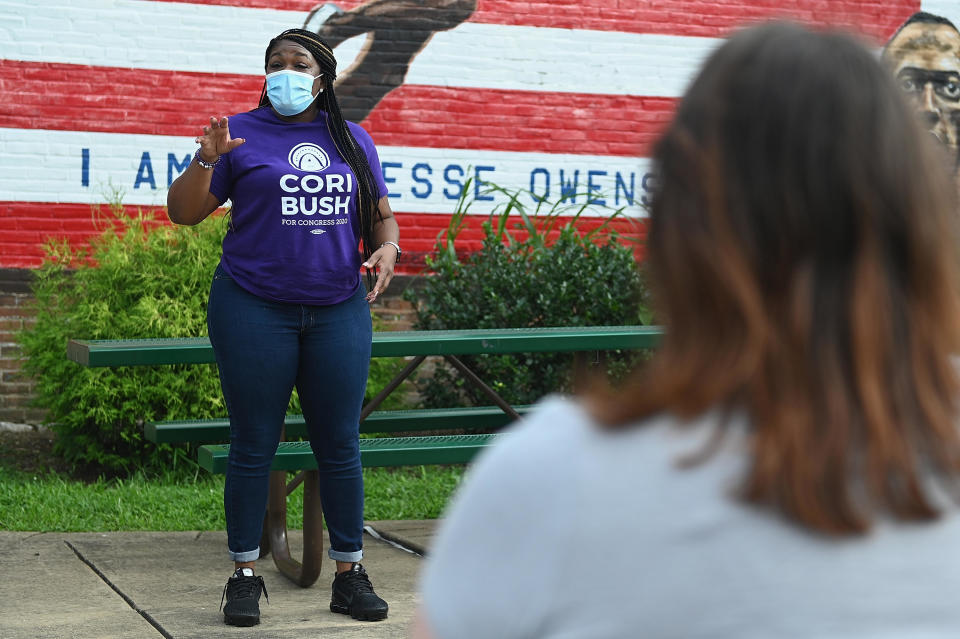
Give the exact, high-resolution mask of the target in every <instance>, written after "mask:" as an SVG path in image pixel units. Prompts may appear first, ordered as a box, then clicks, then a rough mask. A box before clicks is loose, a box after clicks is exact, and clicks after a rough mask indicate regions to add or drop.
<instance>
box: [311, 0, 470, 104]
mask: <svg viewBox="0 0 960 639" xmlns="http://www.w3.org/2000/svg"><path fill="white" fill-rule="evenodd" d="M476 8H477V0H370V1H369V2H365V3H363V4H362V5H360V6H358V7H355V8H353V9H351V10H350V11H342V10H341V9H339V8H338V7H337V6H336V5H333V4H329V3H328V4H323V5H319V6H318V7H316V8H314V9H313V10H312V11H311V12H310V14H309V15H308V16H307V19H306V21H305V22H304V25H303V27H304V29H308V30H310V31H315V32H316V33H317V34H318V35H319V36H320V37H321V38H323V40H324V41H325V42H326V43H327V44H328V45H330V47H331V48H335V47H337V46H338V45H340V44H341V43H343V42H344V41H346V40H348V39H350V38H353V37H355V36H359V35H362V34H367V38H366V41H365V42H364V44H363V48H362V49H361V51H360V55H359V56H357V59H356V61H355V62H354V63H353V64H352V65H351V66H350V68H348V69H346V70H345V71H342V72H340V73H339V74H338V78H337V81H336V85H335V86H336V90H337V98H338V99H339V101H340V108H341V110H342V111H343V115H344V117H345V118H346V119H347V120H350V121H353V122H360V121H362V120H364V119H365V118H366V117H367V116H368V115H369V114H370V112H371V111H372V110H373V109H374V107H376V106H377V104H379V102H380V100H382V99H383V97H384V96H386V95H387V94H388V93H389V92H391V91H393V90H394V89H396V88H397V87H399V86H400V85H401V84H403V81H404V78H405V77H406V75H407V71H408V70H409V69H410V63H411V62H413V59H414V58H415V57H416V56H417V54H418V53H420V51H422V50H423V48H424V47H425V46H426V44H427V42H429V41H430V38H432V37H433V34H434V33H437V32H438V31H446V30H449V29H452V28H454V27H456V26H457V25H459V24H461V23H462V22H464V21H465V20H467V19H468V18H469V17H470V16H471V15H472V14H473V12H474V10H476Z"/></svg>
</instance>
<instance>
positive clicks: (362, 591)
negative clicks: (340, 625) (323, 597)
mask: <svg viewBox="0 0 960 639" xmlns="http://www.w3.org/2000/svg"><path fill="white" fill-rule="evenodd" d="M330 610H332V611H333V612H339V613H341V614H344V615H350V616H351V617H353V618H354V619H359V620H361V621H380V620H381V619H386V618H387V602H386V601H384V600H383V599H381V598H380V597H378V596H377V593H375V592H374V591H373V584H371V583H370V577H368V576H367V571H366V570H364V569H363V566H361V565H360V564H353V567H352V568H351V569H350V570H347V571H345V572H341V573H340V574H339V575H337V576H336V577H334V579H333V597H332V598H331V599H330Z"/></svg>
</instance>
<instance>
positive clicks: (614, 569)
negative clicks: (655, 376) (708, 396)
mask: <svg viewBox="0 0 960 639" xmlns="http://www.w3.org/2000/svg"><path fill="white" fill-rule="evenodd" d="M718 420H719V417H718V415H716V414H714V413H709V414H706V415H704V416H703V417H701V418H700V419H698V420H696V421H694V422H691V423H686V424H683V423H680V422H679V421H677V420H676V419H674V418H671V417H657V418H652V419H649V420H647V422H645V423H644V424H642V425H639V427H634V428H628V429H626V430H620V431H616V432H603V431H601V430H600V429H599V428H598V427H597V426H596V424H594V423H593V421H592V420H591V418H590V417H589V416H588V415H587V414H586V413H585V412H584V411H583V409H582V408H581V407H580V406H579V405H578V404H577V403H575V402H573V401H570V400H567V399H562V398H559V397H552V398H548V399H547V400H546V401H544V402H543V403H542V404H541V405H540V406H539V407H538V409H537V410H536V411H534V412H533V413H532V414H531V415H529V416H528V417H527V418H526V419H525V420H524V421H523V422H521V423H520V424H518V425H516V426H515V427H513V428H512V429H511V430H510V431H508V432H507V433H505V434H504V435H503V436H502V437H501V441H500V442H499V443H498V444H497V445H495V446H494V447H493V448H492V449H491V450H490V451H488V452H486V453H484V454H483V455H482V456H481V457H480V458H479V459H478V460H477V462H476V463H475V465H474V466H473V467H472V468H471V470H470V472H469V473H468V475H467V477H466V478H465V483H464V487H463V488H462V489H461V491H460V493H459V494H458V495H457V497H456V498H455V500H454V502H453V503H452V505H451V508H450V510H449V512H448V515H447V517H446V520H445V521H444V522H443V524H442V525H441V528H440V530H439V533H438V536H437V539H436V542H435V544H434V546H433V548H432V551H431V553H430V555H429V556H428V558H427V561H426V565H425V568H424V574H423V581H422V592H423V607H424V613H425V615H426V618H427V621H428V624H429V626H430V628H431V629H432V630H433V632H434V633H435V635H436V636H437V638H438V639H470V638H472V637H489V638H495V639H510V638H512V637H564V638H567V637H569V638H583V639H593V638H598V639H599V638H603V637H611V638H612V637H684V638H692V637H737V638H745V639H748V638H753V637H756V638H757V639H760V638H763V639H779V638H788V637H804V638H812V637H818V638H828V637H829V638H833V637H836V638H837V639H841V638H842V639H850V638H856V637H864V638H866V637H869V638H872V639H882V638H888V637H889V638H897V639H904V638H914V637H916V638H932V637H960V517H957V516H956V515H955V514H954V513H955V511H952V512H951V513H950V514H947V515H944V517H942V518H941V520H939V521H937V522H934V523H927V524H900V523H893V522H882V521H878V522H877V523H876V524H875V526H874V528H873V530H872V532H871V533H870V534H868V535H866V536H860V537H853V538H845V539H843V540H837V539H832V538H827V537H823V536H820V535H817V534H814V533H811V532H808V531H805V530H803V529H801V528H799V527H798V526H796V525H793V524H791V523H788V522H786V521H784V520H783V519H782V518H780V517H779V516H778V515H776V514H775V513H773V512H770V511H766V510H761V509H758V508H754V507H751V506H748V505H745V504H743V503H741V502H738V501H737V500H736V499H734V498H732V497H731V496H730V495H731V494H732V491H733V489H734V488H735V487H736V486H737V484H738V481H739V479H740V478H741V475H742V469H743V467H744V463H745V460H746V456H745V453H744V446H743V442H744V439H743V437H742V433H743V432H744V431H745V429H744V428H743V424H742V423H740V424H731V426H732V428H731V430H732V431H733V434H732V435H731V436H729V437H726V438H725V439H724V443H723V445H722V447H721V449H720V450H719V451H718V452H717V453H716V454H714V455H713V456H711V457H709V458H708V459H707V461H706V462H704V463H701V464H699V465H696V466H694V467H692V468H684V469H681V468H679V467H678V464H677V461H678V459H680V458H681V457H684V456H688V455H690V454H693V453H696V452H697V451H700V450H702V448H703V445H704V442H706V441H707V439H708V438H709V435H710V433H711V432H712V431H713V429H715V428H716V427H717V425H718ZM738 433H740V434H738Z"/></svg>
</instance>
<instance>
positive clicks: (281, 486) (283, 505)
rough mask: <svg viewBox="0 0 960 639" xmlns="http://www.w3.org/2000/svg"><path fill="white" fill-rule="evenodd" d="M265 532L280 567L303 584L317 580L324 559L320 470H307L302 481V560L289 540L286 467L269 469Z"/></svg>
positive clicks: (288, 576) (280, 569)
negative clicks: (299, 559)
mask: <svg viewBox="0 0 960 639" xmlns="http://www.w3.org/2000/svg"><path fill="white" fill-rule="evenodd" d="M263 533H264V535H263V536H264V537H265V538H266V540H267V546H268V547H269V549H270V552H271V554H272V555H273V562H274V563H275V564H276V565H277V570H279V571H280V572H281V573H283V575H284V576H286V577H287V578H288V579H290V580H291V581H293V583H295V584H297V585H298V586H301V587H303V588H307V587H308V586H312V585H313V584H314V582H316V581H317V577H319V576H320V565H321V563H322V561H323V511H322V510H321V509H320V483H319V476H318V474H317V471H315V470H310V471H306V473H305V477H304V481H303V562H302V563H301V562H298V561H297V560H296V559H294V558H293V557H291V556H290V544H289V542H288V540H287V473H286V471H282V470H281V471H273V472H271V473H270V499H269V501H268V503H267V516H266V519H265V520H264V528H263ZM262 543H263V542H261V544H262ZM261 548H263V546H261ZM261 554H262V552H261Z"/></svg>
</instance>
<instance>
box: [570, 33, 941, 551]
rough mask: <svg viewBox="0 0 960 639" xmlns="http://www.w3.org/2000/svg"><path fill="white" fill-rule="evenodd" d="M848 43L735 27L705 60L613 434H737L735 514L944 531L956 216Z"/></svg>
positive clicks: (667, 151)
mask: <svg viewBox="0 0 960 639" xmlns="http://www.w3.org/2000/svg"><path fill="white" fill-rule="evenodd" d="M928 137H929V136H927V135H925V134H923V132H922V131H921V130H920V129H919V127H918V126H917V124H916V123H915V122H914V120H913V117H912V114H911V110H910V108H909V107H908V106H907V105H906V104H905V102H904V100H903V99H902V97H901V95H900V93H899V92H898V90H897V89H896V86H895V84H894V82H893V79H892V78H890V77H889V75H888V73H887V72H886V71H885V70H884V69H883V68H882V67H881V66H880V64H879V63H878V61H877V60H876V59H874V57H873V56H872V55H871V54H870V53H869V52H868V51H867V50H866V49H865V48H864V47H863V46H861V45H860V44H859V43H857V42H855V41H854V40H852V39H851V38H850V37H848V36H845V35H842V34H839V33H828V32H813V31H809V30H807V29H805V28H802V27H799V26H796V25H791V24H770V25H765V26H761V27H755V28H751V29H746V30H744V31H742V32H740V33H738V34H737V35H735V36H733V37H732V38H731V39H730V40H729V41H728V42H726V43H725V44H724V45H722V46H721V47H720V48H719V49H718V50H717V51H716V52H715V53H714V54H713V55H712V57H711V58H710V59H709V60H708V61H707V63H706V65H705V66H704V67H703V69H702V70H701V72H700V73H699V75H698V76H697V78H696V79H695V81H694V82H693V84H692V85H691V87H690V88H689V90H688V91H687V93H686V95H685V97H684V98H683V100H682V101H681V103H680V105H679V107H678V109H677V113H676V116H675V118H674V120H673V122H672V124H671V125H670V126H669V128H668V130H667V131H666V133H665V134H664V135H663V137H662V139H661V140H660V141H659V143H658V145H657V147H656V149H655V153H654V165H655V171H656V174H657V177H658V185H657V188H656V190H655V194H654V198H653V201H652V205H651V211H650V226H649V234H648V240H647V242H648V244H647V260H648V267H649V269H650V281H651V285H652V287H653V292H654V299H655V303H656V306H657V311H658V313H660V319H661V320H662V321H663V322H664V324H665V326H666V329H667V330H666V335H665V337H664V340H663V343H662V345H661V347H660V348H659V349H658V351H657V353H656V354H655V356H654V358H653V361H652V362H650V363H649V364H648V365H647V366H646V367H645V368H644V369H642V370H640V371H638V372H637V373H635V375H634V376H633V377H632V378H631V379H630V380H629V381H628V382H627V384H626V386H625V387H623V388H621V389H620V391H618V392H612V391H609V390H600V389H596V388H595V389H593V390H592V391H590V392H589V393H588V397H587V403H588V405H589V406H590V407H591V410H592V412H593V413H594V414H595V415H596V416H597V417H598V418H599V419H600V420H601V421H603V422H605V423H607V424H610V425H623V424H627V423H632V422H636V420H638V419H639V418H642V417H645V416H650V415H653V414H655V413H661V412H668V413H673V414H675V415H677V416H681V417H692V416H695V415H698V414H700V413H702V412H704V411H706V410H707V409H710V408H721V409H724V410H734V411H743V412H744V413H745V414H746V415H747V416H748V418H749V422H750V424H751V431H750V442H751V443H750V463H749V464H748V467H747V470H746V474H745V476H744V478H743V484H742V496H743V497H744V498H745V499H746V500H748V501H750V502H753V503H757V504H761V505H765V506H768V507H771V508H773V509H776V510H778V511H780V512H782V513H784V514H785V515H787V516H788V517H789V518H791V519H793V520H794V521H796V522H799V523H800V524H802V525H804V526H806V527H808V528H811V529H815V530H818V531H823V532H827V533H837V534H843V533H856V532H862V531H864V530H866V529H867V528H868V527H869V524H870V520H871V517H870V514H871V511H874V510H877V509H882V510H886V511H888V512H890V513H891V514H893V515H894V516H895V517H897V518H899V519H905V520H925V519H931V518H934V517H936V515H937V509H936V507H935V505H934V503H933V500H932V499H931V496H930V494H929V492H928V490H927V488H926V486H925V481H926V477H927V475H928V473H929V474H931V475H932V476H933V477H938V478H940V479H943V480H950V481H952V480H954V479H955V478H956V476H957V474H958V471H960V439H958V433H957V423H956V417H957V411H956V408H957V399H958V393H957V391H958V380H957V373H956V370H955V367H954V364H953V363H952V361H951V355H952V354H955V353H957V352H958V346H960V331H958V320H960V298H958V286H957V285H958V279H957V263H956V260H955V257H956V254H957V252H958V250H960V248H958V244H957V241H956V240H957V234H956V232H955V220H954V215H955V201H954V200H955V198H954V190H953V188H952V187H951V183H950V181H949V178H948V177H947V176H946V174H945V173H944V172H943V170H942V166H941V162H940V160H939V158H938V157H937V156H936V155H935V153H936V150H935V149H934V148H933V147H932V146H930V144H929V141H928Z"/></svg>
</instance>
